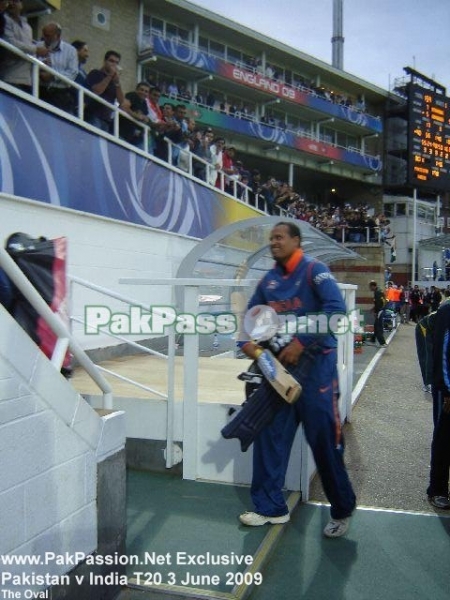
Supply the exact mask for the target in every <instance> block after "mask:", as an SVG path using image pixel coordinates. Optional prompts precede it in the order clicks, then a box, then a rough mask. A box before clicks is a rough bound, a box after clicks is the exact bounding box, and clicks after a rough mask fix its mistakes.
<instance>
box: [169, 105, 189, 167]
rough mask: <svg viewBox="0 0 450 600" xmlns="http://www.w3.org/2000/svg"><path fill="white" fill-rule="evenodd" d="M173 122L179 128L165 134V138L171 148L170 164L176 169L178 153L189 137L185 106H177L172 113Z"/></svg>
mask: <svg viewBox="0 0 450 600" xmlns="http://www.w3.org/2000/svg"><path fill="white" fill-rule="evenodd" d="M174 118H175V122H176V123H177V124H178V125H179V127H178V128H177V129H176V130H174V131H171V132H167V133H166V136H167V137H168V138H169V139H170V140H171V142H172V143H173V144H175V145H174V146H172V164H173V165H174V166H175V167H178V163H179V160H180V151H181V149H185V143H186V139H187V138H188V137H189V126H188V120H187V119H186V105H185V104H177V106H176V107H175V112H174Z"/></svg>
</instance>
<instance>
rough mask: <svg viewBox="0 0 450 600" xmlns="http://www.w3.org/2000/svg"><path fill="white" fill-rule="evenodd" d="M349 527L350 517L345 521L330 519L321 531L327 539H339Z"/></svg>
mask: <svg viewBox="0 0 450 600" xmlns="http://www.w3.org/2000/svg"><path fill="white" fill-rule="evenodd" d="M349 526H350V517H346V518H345V519H331V520H330V521H329V522H328V523H327V525H326V527H325V529H324V530H323V535H325V536H326V537H329V538H336V537H341V536H342V535H345V534H346V533H347V530H348V528H349Z"/></svg>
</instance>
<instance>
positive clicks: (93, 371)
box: [0, 247, 113, 409]
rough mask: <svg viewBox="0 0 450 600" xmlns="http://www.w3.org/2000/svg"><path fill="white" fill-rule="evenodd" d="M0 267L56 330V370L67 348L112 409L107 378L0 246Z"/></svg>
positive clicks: (106, 405)
mask: <svg viewBox="0 0 450 600" xmlns="http://www.w3.org/2000/svg"><path fill="white" fill-rule="evenodd" d="M0 267H1V268H2V269H3V270H4V271H5V273H6V275H7V276H8V277H9V279H10V280H11V281H12V282H13V284H14V285H15V286H16V287H17V288H18V290H19V291H20V292H21V294H22V295H23V296H24V297H25V298H26V299H27V300H28V302H29V303H30V304H31V306H32V307H33V308H34V309H35V310H36V312H37V313H38V314H39V315H40V316H41V317H42V318H43V319H44V320H45V322H46V323H47V324H48V325H49V327H50V328H51V330H52V331H53V332H54V333H55V335H56V337H57V342H56V345H55V348H54V350H53V354H52V356H51V359H50V360H51V362H52V364H53V365H54V366H55V368H56V369H57V370H58V371H60V370H61V367H62V365H63V362H64V357H65V355H66V352H67V350H68V349H70V350H71V352H72V353H73V356H74V357H75V359H76V360H77V361H78V363H79V364H80V366H81V367H83V369H84V370H85V371H86V373H87V374H88V375H89V376H90V378H91V379H92V380H93V381H94V383H95V384H96V385H97V386H98V387H99V388H100V390H101V391H102V393H103V408H107V409H112V408H113V399H112V389H111V386H110V385H109V383H108V381H106V379H105V378H104V377H103V375H102V374H101V373H100V372H99V370H98V368H97V367H96V366H95V365H94V363H93V362H92V361H91V359H90V358H89V357H88V355H87V354H86V352H85V351H84V350H83V349H82V348H81V346H80V345H79V344H78V343H77V342H76V340H75V339H74V337H73V335H72V334H71V333H70V331H69V329H68V328H67V327H66V325H65V324H64V322H63V321H62V319H61V317H60V316H59V315H58V314H55V313H54V312H53V311H52V310H51V309H50V307H49V306H48V305H47V303H46V302H45V300H44V299H43V298H42V296H41V295H40V294H39V292H38V291H37V290H36V288H35V287H34V286H33V285H32V284H31V283H30V281H29V280H28V279H27V277H25V275H24V274H23V273H22V271H21V270H20V269H19V267H18V266H17V265H16V263H15V262H14V261H13V259H12V258H11V257H10V256H9V254H8V253H7V252H6V250H5V249H4V248H2V247H0Z"/></svg>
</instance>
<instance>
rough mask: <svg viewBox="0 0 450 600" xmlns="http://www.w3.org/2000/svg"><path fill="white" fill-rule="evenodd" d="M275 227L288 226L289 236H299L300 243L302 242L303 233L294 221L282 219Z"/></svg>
mask: <svg viewBox="0 0 450 600" xmlns="http://www.w3.org/2000/svg"><path fill="white" fill-rule="evenodd" d="M275 227H286V228H287V230H288V233H289V237H298V238H299V239H300V244H301V243H302V233H301V231H300V228H299V226H298V225H296V224H295V223H294V222H293V221H280V222H279V223H276V225H275Z"/></svg>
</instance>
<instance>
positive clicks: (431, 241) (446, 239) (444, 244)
mask: <svg viewBox="0 0 450 600" xmlns="http://www.w3.org/2000/svg"><path fill="white" fill-rule="evenodd" d="M443 248H450V234H448V233H447V234H445V235H436V236H434V237H432V238H427V239H425V240H420V242H419V249H420V250H442V249H443Z"/></svg>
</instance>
